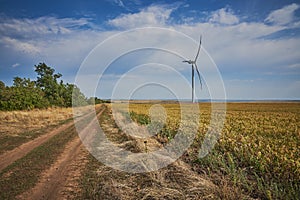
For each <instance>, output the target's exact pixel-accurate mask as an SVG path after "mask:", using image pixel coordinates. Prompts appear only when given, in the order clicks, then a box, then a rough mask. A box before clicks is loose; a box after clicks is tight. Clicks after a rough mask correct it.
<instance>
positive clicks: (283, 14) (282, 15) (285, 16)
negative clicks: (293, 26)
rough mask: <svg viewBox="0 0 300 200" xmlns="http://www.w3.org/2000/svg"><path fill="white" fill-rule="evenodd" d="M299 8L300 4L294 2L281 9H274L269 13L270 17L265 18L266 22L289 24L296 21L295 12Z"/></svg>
mask: <svg viewBox="0 0 300 200" xmlns="http://www.w3.org/2000/svg"><path fill="white" fill-rule="evenodd" d="M297 9H299V5H298V4H295V3H293V4H290V5H287V6H284V7H283V8H281V9H278V10H274V11H273V12H271V13H270V14H269V15H268V17H267V18H266V19H265V22H267V23H273V24H277V25H288V24H290V23H291V22H293V21H294V19H295V16H294V13H295V11H296V10H297Z"/></svg>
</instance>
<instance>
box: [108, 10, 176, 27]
mask: <svg viewBox="0 0 300 200" xmlns="http://www.w3.org/2000/svg"><path fill="white" fill-rule="evenodd" d="M173 10H174V8H167V7H165V6H158V5H152V6H149V7H147V8H145V9H142V10H141V11H140V12H138V13H133V14H123V15H121V16H119V17H117V18H115V19H112V20H109V21H108V24H110V25H112V26H115V27H117V28H123V29H130V28H136V27H145V26H163V25H165V24H166V22H167V20H168V19H169V18H170V14H171V12H172V11H173Z"/></svg>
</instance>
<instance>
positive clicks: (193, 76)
mask: <svg viewBox="0 0 300 200" xmlns="http://www.w3.org/2000/svg"><path fill="white" fill-rule="evenodd" d="M201 40H202V35H200V42H199V47H198V51H197V55H196V57H195V59H194V60H184V61H182V62H186V63H188V64H191V65H192V103H195V69H196V72H197V74H198V77H199V81H200V86H201V89H202V82H201V76H200V72H199V69H198V66H197V63H196V62H197V59H198V56H199V52H200V49H201Z"/></svg>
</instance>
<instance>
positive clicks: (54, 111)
mask: <svg viewBox="0 0 300 200" xmlns="http://www.w3.org/2000/svg"><path fill="white" fill-rule="evenodd" d="M72 116H73V113H72V108H48V109H35V110H30V111H0V135H1V136H3V135H18V134H20V133H23V132H24V131H32V130H35V129H40V128H43V127H46V126H51V125H56V124H58V123H59V122H61V121H64V120H67V119H69V118H71V117H72Z"/></svg>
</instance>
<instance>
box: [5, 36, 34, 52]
mask: <svg viewBox="0 0 300 200" xmlns="http://www.w3.org/2000/svg"><path fill="white" fill-rule="evenodd" d="M1 43H2V44H4V45H5V47H8V48H11V49H13V50H15V51H19V52H22V53H25V54H28V55H31V56H36V55H38V54H39V53H40V48H39V47H37V46H36V45H34V44H33V43H32V41H20V40H17V39H14V38H9V37H2V38H0V44H1Z"/></svg>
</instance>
